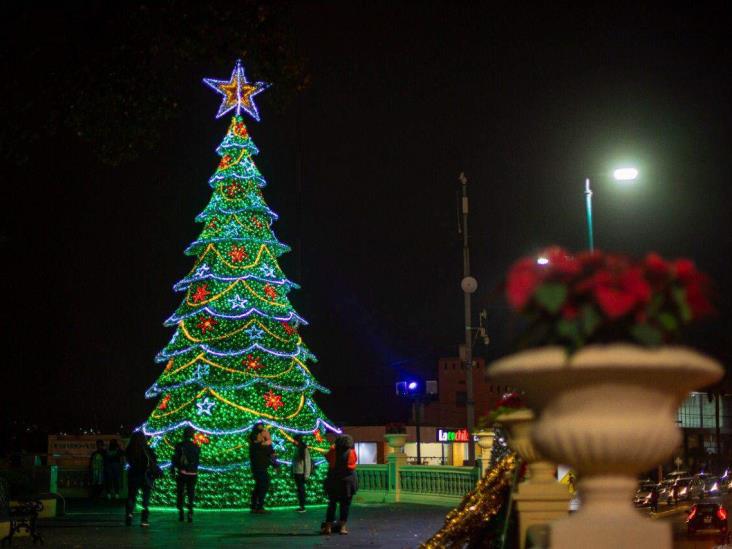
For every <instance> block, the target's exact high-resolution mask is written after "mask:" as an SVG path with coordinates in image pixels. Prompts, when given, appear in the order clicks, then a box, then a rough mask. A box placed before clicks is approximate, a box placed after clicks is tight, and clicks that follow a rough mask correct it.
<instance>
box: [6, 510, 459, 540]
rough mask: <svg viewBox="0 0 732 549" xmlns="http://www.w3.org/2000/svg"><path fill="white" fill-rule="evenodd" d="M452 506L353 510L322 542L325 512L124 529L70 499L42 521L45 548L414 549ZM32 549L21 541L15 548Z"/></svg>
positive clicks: (157, 520) (164, 517) (118, 517)
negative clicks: (339, 531)
mask: <svg viewBox="0 0 732 549" xmlns="http://www.w3.org/2000/svg"><path fill="white" fill-rule="evenodd" d="M448 511H449V509H448V508H446V507H436V506H429V505H414V504H398V505H396V504H394V505H354V506H353V508H352V509H351V517H350V520H349V522H348V525H349V530H350V532H351V533H350V534H349V535H348V536H339V535H332V536H320V535H319V534H318V529H319V527H320V522H321V521H322V520H323V518H324V515H325V506H319V507H312V508H309V509H308V511H307V513H303V514H299V513H296V512H295V511H294V509H283V510H274V511H273V512H272V513H271V514H268V515H251V514H249V513H248V512H244V511H198V512H197V514H196V516H195V521H194V523H193V524H188V523H179V522H178V515H177V512H176V511H175V510H169V509H154V510H153V511H152V512H151V515H150V527H149V528H141V527H140V525H139V524H140V522H139V518H140V517H139V514H136V516H135V522H134V525H133V526H131V527H126V526H125V525H124V511H123V508H122V506H121V505H118V504H114V503H107V502H102V503H101V504H99V505H96V506H93V505H91V504H89V503H87V502H81V501H77V502H75V501H72V502H70V503H69V505H68V509H67V512H66V514H65V515H64V516H62V517H57V518H54V519H47V520H43V521H42V522H41V524H40V532H41V534H42V535H43V537H44V539H45V547H83V548H86V547H106V548H111V547H146V548H147V547H165V548H167V549H173V548H178V547H207V548H208V547H278V548H280V549H285V548H288V547H369V548H378V547H383V548H398V549H400V548H413V547H418V546H419V544H420V543H421V542H422V541H424V540H426V539H428V538H429V537H430V536H431V535H432V534H433V533H434V532H436V531H437V530H438V529H439V528H440V527H441V526H442V524H443V521H444V518H445V514H446V513H447V512H448ZM16 546H17V547H31V546H32V544H31V541H30V538H27V537H24V538H16V539H15V540H14V541H13V545H12V547H16Z"/></svg>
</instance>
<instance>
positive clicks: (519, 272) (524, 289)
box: [506, 258, 542, 309]
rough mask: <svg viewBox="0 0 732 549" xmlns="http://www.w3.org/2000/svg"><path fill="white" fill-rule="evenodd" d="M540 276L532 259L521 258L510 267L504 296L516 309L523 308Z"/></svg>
mask: <svg viewBox="0 0 732 549" xmlns="http://www.w3.org/2000/svg"><path fill="white" fill-rule="evenodd" d="M541 279H542V277H541V275H540V274H539V273H538V272H537V269H536V261H535V260H534V259H530V258H527V259H523V260H521V261H519V262H517V263H516V264H514V266H513V267H512V268H511V271H510V272H509V273H508V280H507V281H506V297H508V301H509V303H511V305H512V306H513V307H514V308H516V309H523V308H524V306H525V305H526V303H527V302H528V301H529V299H530V298H531V295H532V294H533V293H534V290H535V289H536V287H537V286H538V285H539V282H540V281H541Z"/></svg>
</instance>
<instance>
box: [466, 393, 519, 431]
mask: <svg viewBox="0 0 732 549" xmlns="http://www.w3.org/2000/svg"><path fill="white" fill-rule="evenodd" d="M527 409H528V407H527V406H526V404H525V403H524V400H523V399H522V398H521V394H520V393H517V392H516V391H513V392H511V393H504V394H503V395H502V396H501V398H500V399H499V400H498V402H496V405H495V407H494V408H493V409H492V410H491V411H490V412H488V414H487V415H485V416H482V417H480V419H478V428H480V429H486V428H488V427H490V426H492V425H493V424H494V423H495V422H496V418H497V417H498V416H500V415H502V414H508V413H510V412H516V411H517V410H527Z"/></svg>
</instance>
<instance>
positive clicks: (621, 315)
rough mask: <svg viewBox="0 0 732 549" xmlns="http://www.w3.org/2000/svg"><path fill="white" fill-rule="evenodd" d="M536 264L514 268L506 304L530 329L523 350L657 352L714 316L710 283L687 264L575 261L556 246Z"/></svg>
mask: <svg viewBox="0 0 732 549" xmlns="http://www.w3.org/2000/svg"><path fill="white" fill-rule="evenodd" d="M539 257H542V258H543V259H542V260H541V261H537V257H527V258H523V259H521V260H519V261H517V262H516V263H515V264H514V265H513V266H512V267H511V269H510V271H509V273H508V277H507V281H506V296H507V298H508V301H509V303H510V304H511V306H512V307H513V308H514V309H515V310H516V311H517V312H518V313H519V314H520V315H521V316H522V317H524V318H525V319H526V320H527V322H528V326H527V330H526V332H525V335H524V337H523V341H521V342H520V346H521V347H534V346H539V345H547V344H558V345H563V346H565V347H566V348H567V349H568V350H569V351H570V352H571V351H574V350H576V349H578V348H580V347H582V346H583V345H587V344H589V343H607V342H614V341H630V342H635V343H639V344H641V345H645V346H656V345H661V344H664V343H669V342H674V341H678V339H679V337H680V335H681V331H682V328H683V327H685V326H687V325H689V324H691V323H692V322H694V321H696V320H698V319H700V318H703V317H705V316H707V315H709V314H711V313H712V312H713V307H712V304H711V300H710V288H711V285H710V281H709V278H708V277H707V276H706V275H705V274H703V273H701V272H699V271H698V270H697V268H696V266H695V265H694V263H693V262H692V261H690V260H689V259H676V260H673V261H669V260H666V259H663V258H662V257H661V256H659V255H658V254H655V253H651V254H648V255H647V256H646V257H645V258H644V259H643V260H634V259H632V258H630V257H628V256H626V255H622V254H613V253H603V252H599V251H594V252H582V253H579V254H577V255H572V254H570V253H569V252H567V251H566V250H564V249H562V248H559V247H554V248H550V249H548V250H546V251H544V252H543V253H542V254H540V256H539Z"/></svg>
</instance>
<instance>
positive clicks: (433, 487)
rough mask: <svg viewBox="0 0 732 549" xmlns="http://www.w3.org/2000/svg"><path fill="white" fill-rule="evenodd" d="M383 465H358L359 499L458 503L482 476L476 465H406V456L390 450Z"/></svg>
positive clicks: (451, 504)
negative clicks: (391, 452)
mask: <svg viewBox="0 0 732 549" xmlns="http://www.w3.org/2000/svg"><path fill="white" fill-rule="evenodd" d="M388 459H389V462H388V463H387V464H384V465H359V466H358V467H357V468H356V474H357V475H358V484H359V491H358V493H357V494H356V501H360V502H364V503H368V502H372V503H376V502H378V503H382V502H410V503H427V504H436V505H448V506H455V505H457V504H458V503H459V502H460V501H461V500H462V498H463V497H464V496H465V494H467V493H468V492H469V491H470V490H472V489H473V488H474V487H475V484H476V483H477V481H478V478H479V469H478V468H477V467H448V466H443V465H435V466H424V465H407V464H406V456H404V455H403V454H402V455H398V454H391V455H389V456H388Z"/></svg>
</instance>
